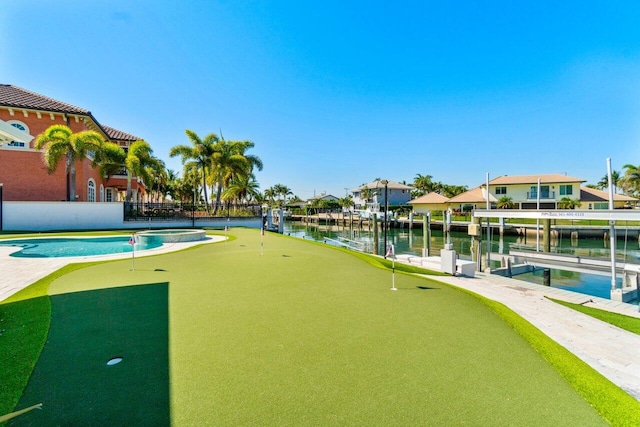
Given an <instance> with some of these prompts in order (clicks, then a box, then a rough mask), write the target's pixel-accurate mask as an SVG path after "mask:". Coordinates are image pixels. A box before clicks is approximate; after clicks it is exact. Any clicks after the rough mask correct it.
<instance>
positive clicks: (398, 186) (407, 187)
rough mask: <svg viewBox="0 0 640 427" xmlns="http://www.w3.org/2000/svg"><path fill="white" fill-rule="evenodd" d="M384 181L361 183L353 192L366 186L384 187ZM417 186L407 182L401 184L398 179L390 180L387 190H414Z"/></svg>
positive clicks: (371, 187)
mask: <svg viewBox="0 0 640 427" xmlns="http://www.w3.org/2000/svg"><path fill="white" fill-rule="evenodd" d="M384 186H385V185H384V183H383V182H382V180H376V181H372V182H370V183H368V184H364V185H361V186H360V187H357V188H354V189H353V190H351V192H352V193H355V192H359V191H362V190H364V189H365V188H370V189H372V190H373V189H376V188H384ZM414 188H415V187H412V186H410V185H406V184H400V183H399V182H396V181H389V182H388V183H387V190H413V189H414Z"/></svg>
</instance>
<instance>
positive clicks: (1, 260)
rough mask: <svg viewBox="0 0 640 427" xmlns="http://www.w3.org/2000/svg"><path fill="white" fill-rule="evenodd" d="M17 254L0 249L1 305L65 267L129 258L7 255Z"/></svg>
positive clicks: (175, 246) (172, 247) (169, 247)
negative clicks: (21, 256)
mask: <svg viewBox="0 0 640 427" xmlns="http://www.w3.org/2000/svg"><path fill="white" fill-rule="evenodd" d="M87 237H90V236H87ZM224 239H225V237H224V236H207V238H206V239H205V240H199V241H195V242H181V243H165V244H163V245H162V246H160V247H159V248H155V249H148V250H144V251H136V254H135V256H136V258H140V257H145V256H151V255H158V254H163V253H167V252H173V251H179V250H181V249H186V248H189V247H191V246H197V245H202V244H207V243H214V242H221V241H223V240H224ZM18 250H20V248H14V247H10V246H0V301H2V300H5V299H7V298H9V297H10V296H11V295H13V294H15V293H16V292H18V291H20V290H21V289H24V288H26V287H27V286H29V285H30V284H32V283H34V282H36V281H38V280H40V279H42V278H43V277H45V276H48V275H49V274H51V273H53V272H54V271H56V270H58V269H59V268H62V267H64V266H65V265H67V264H71V263H78V262H91V261H106V260H112V259H126V258H131V252H126V253H120V254H112V255H97V256H81V257H64V258H16V257H11V256H9V254H11V253H12V252H16V251H18Z"/></svg>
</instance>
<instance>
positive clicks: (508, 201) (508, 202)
mask: <svg viewBox="0 0 640 427" xmlns="http://www.w3.org/2000/svg"><path fill="white" fill-rule="evenodd" d="M515 206H516V204H515V202H514V201H513V199H512V198H511V197H509V196H502V197H500V199H498V201H497V202H496V207H497V208H498V209H513V208H514V207H515Z"/></svg>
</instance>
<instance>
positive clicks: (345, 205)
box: [338, 196, 354, 210]
mask: <svg viewBox="0 0 640 427" xmlns="http://www.w3.org/2000/svg"><path fill="white" fill-rule="evenodd" d="M338 204H339V205H340V207H341V208H342V209H343V210H349V208H350V207H352V206H353V205H354V203H353V198H352V197H351V196H345V197H343V198H341V199H338Z"/></svg>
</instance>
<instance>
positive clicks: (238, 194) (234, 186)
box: [222, 174, 260, 203]
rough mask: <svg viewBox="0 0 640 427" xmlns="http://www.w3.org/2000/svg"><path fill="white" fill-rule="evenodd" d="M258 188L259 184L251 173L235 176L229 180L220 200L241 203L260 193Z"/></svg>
mask: <svg viewBox="0 0 640 427" xmlns="http://www.w3.org/2000/svg"><path fill="white" fill-rule="evenodd" d="M259 188H260V185H259V184H258V182H257V181H256V179H255V176H254V175H253V174H250V175H247V176H236V177H234V178H233V179H231V181H229V185H228V186H227V188H225V190H224V191H223V192H222V200H225V201H235V202H238V203H242V202H243V201H247V199H253V198H255V197H256V196H257V195H258V194H260V191H259Z"/></svg>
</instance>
